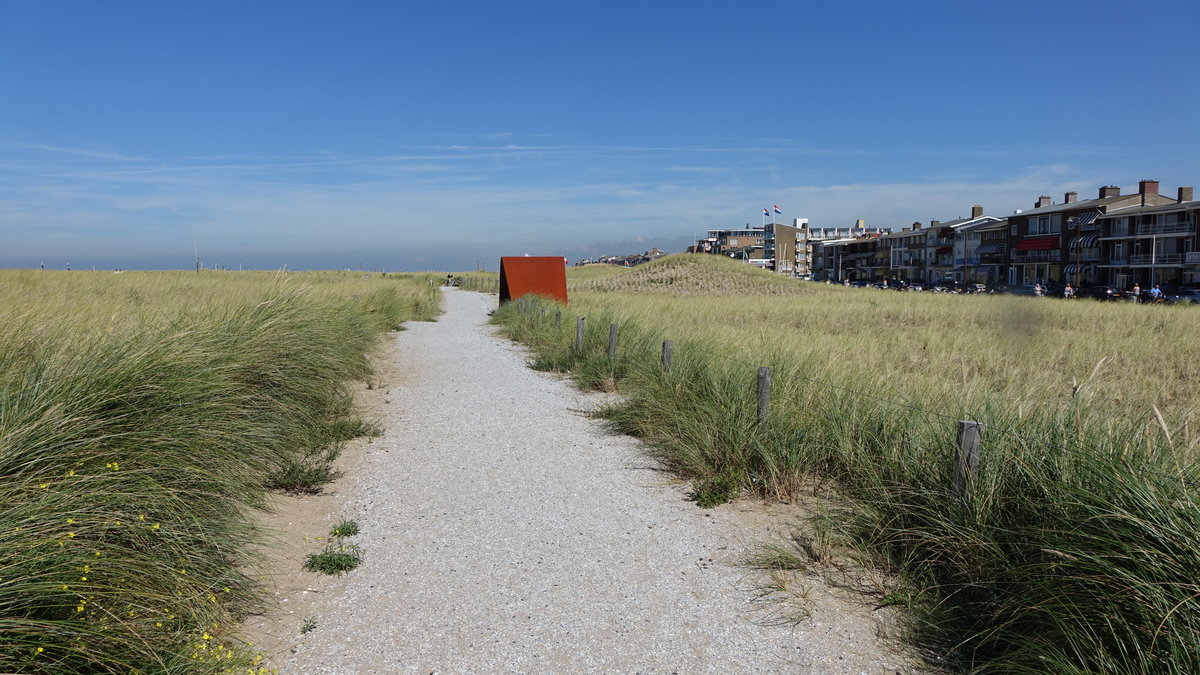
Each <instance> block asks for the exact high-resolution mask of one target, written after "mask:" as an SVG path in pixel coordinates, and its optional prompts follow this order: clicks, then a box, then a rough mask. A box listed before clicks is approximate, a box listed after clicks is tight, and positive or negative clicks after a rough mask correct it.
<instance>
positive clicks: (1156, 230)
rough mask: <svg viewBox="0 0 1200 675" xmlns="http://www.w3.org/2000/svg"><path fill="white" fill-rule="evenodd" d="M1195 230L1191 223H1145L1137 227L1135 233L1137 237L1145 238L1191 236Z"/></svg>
mask: <svg viewBox="0 0 1200 675" xmlns="http://www.w3.org/2000/svg"><path fill="white" fill-rule="evenodd" d="M1194 229H1195V228H1194V227H1193V226H1192V224H1191V223H1188V222H1182V223H1147V224H1145V225H1138V227H1137V233H1138V236H1139V237H1145V236H1150V235H1156V234H1191V233H1192V231H1193V230H1194Z"/></svg>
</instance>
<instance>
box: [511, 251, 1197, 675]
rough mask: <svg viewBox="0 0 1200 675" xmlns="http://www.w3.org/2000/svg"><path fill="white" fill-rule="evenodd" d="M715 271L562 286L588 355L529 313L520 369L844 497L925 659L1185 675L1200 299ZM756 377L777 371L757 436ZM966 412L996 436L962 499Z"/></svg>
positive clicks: (1003, 669)
mask: <svg viewBox="0 0 1200 675" xmlns="http://www.w3.org/2000/svg"><path fill="white" fill-rule="evenodd" d="M724 262H726V261H720V260H717V259H714V258H712V257H706V256H689V257H686V259H683V260H680V259H678V258H676V259H666V260H664V261H661V262H660V263H657V264H650V265H644V266H642V267H640V268H638V269H637V270H635V271H634V272H632V273H630V274H626V275H622V276H620V277H615V278H614V279H616V281H613V280H611V279H601V280H599V281H596V280H591V281H584V282H581V283H576V284H575V290H574V293H573V295H572V305H571V308H570V311H569V312H564V314H565V315H567V318H568V319H573V317H574V315H576V314H578V315H583V316H587V321H586V323H585V325H586V326H587V333H586V335H585V340H584V342H585V344H584V348H583V349H582V350H579V351H576V350H575V349H574V321H572V320H564V321H563V322H562V327H561V328H558V329H555V328H554V325H553V321H552V320H551V319H550V318H543V314H542V312H541V311H540V310H539V309H537V308H536V306H533V307H534V309H532V310H530V311H522V309H523V307H527V306H529V305H526V304H525V303H510V304H509V305H506V306H505V307H502V308H501V310H500V311H498V312H497V314H496V317H495V319H496V321H497V322H499V323H500V324H501V325H502V326H503V327H504V330H506V331H507V332H508V334H510V335H511V336H512V337H514V338H516V339H519V340H522V341H524V342H526V343H528V344H529V345H530V346H531V347H532V348H533V350H534V353H535V364H536V365H538V366H540V367H544V368H553V369H556V370H560V371H564V372H571V373H573V374H574V375H575V376H576V377H577V378H578V379H579V381H580V382H581V385H582V386H589V387H595V386H598V385H601V384H603V386H604V387H605V388H612V387H615V388H617V389H619V390H620V391H622V393H623V394H624V396H623V397H622V402H621V403H619V404H617V405H614V406H612V407H610V408H609V409H607V410H606V411H605V415H606V416H607V417H608V418H609V419H610V420H611V421H612V423H613V424H614V425H615V427H616V428H618V429H620V430H622V431H625V432H627V433H631V434H634V435H637V436H639V437H642V438H644V439H645V440H647V441H648V447H649V448H650V450H649V451H650V452H652V453H654V454H655V455H656V456H657V457H658V458H660V459H661V461H662V462H663V463H664V464H665V465H666V466H668V467H671V468H672V469H674V470H676V471H678V472H679V473H680V474H681V475H682V476H684V477H687V478H690V479H695V480H697V481H705V480H712V479H722V480H725V479H729V478H730V477H732V478H733V479H735V480H736V482H737V485H739V486H740V488H741V489H743V490H746V491H750V492H752V493H756V494H759V495H762V496H765V497H770V498H779V499H791V498H793V497H795V496H797V495H798V494H800V493H801V492H802V491H804V490H811V489H814V487H813V486H814V485H816V486H825V487H826V488H827V490H828V492H831V493H833V494H836V495H838V496H839V498H840V499H842V500H844V501H845V503H846V504H847V505H848V515H847V516H846V517H845V518H844V519H841V521H840V522H841V526H842V528H843V529H844V531H845V533H846V534H847V535H849V536H851V537H852V538H853V539H854V540H855V541H857V542H858V543H859V544H860V545H861V546H862V547H863V549H864V550H865V551H868V552H870V553H871V554H872V555H874V556H875V560H876V561H877V562H876V564H878V565H880V566H882V567H884V568H885V569H888V570H890V571H892V572H894V573H895V574H896V576H897V577H898V578H899V579H901V580H903V583H904V584H905V586H904V587H903V588H902V589H900V591H899V592H897V593H894V594H892V595H891V596H890V597H889V601H893V600H896V599H904V598H907V603H908V604H909V606H910V607H911V609H912V610H913V615H914V617H915V622H914V626H913V629H914V633H913V639H914V640H915V641H916V642H917V643H918V644H919V645H920V646H921V647H923V648H924V650H925V652H926V653H928V654H929V655H930V657H931V658H933V659H935V660H936V662H937V663H938V664H939V665H940V666H948V667H950V668H951V669H953V670H961V671H970V672H997V673H1011V672H1028V673H1034V672H1038V673H1042V672H1055V673H1092V672H1106V673H1107V672H1111V673H1118V672H1119V673H1160V672H1165V673H1192V672H1200V491H1198V485H1200V464H1198V463H1197V453H1196V450H1195V444H1196V442H1197V441H1196V437H1195V434H1194V433H1193V430H1194V427H1195V416H1196V404H1195V394H1194V382H1195V381H1196V378H1197V376H1198V375H1200V372H1198V368H1200V359H1198V358H1197V356H1200V355H1198V354H1197V353H1196V352H1197V348H1196V345H1195V342H1194V341H1192V340H1190V339H1188V338H1187V336H1188V335H1191V334H1192V333H1194V331H1195V329H1196V328H1197V327H1200V325H1198V324H1200V313H1196V312H1190V311H1189V309H1190V308H1178V309H1176V308H1161V307H1133V306H1117V307H1110V306H1107V305H1104V304H1101V303H1094V302H1083V301H1080V302H1077V303H1075V304H1070V303H1064V302H1062V301H1053V300H1046V299H1043V300H1037V299H1027V298H988V297H979V298H972V297H959V296H934V297H929V296H921V295H916V294H898V293H894V292H884V291H874V290H857V289H843V288H828V287H825V286H824V285H820V284H811V283H803V282H791V281H788V280H783V279H780V278H778V277H768V276H764V275H762V274H758V273H756V272H754V271H753V270H749V269H747V268H745V267H744V266H731V265H726V264H723V263H724ZM639 278H643V279H644V280H647V283H644V284H642V285H640V286H636V285H630V284H635V283H636V282H637V280H638V279H639ZM725 281H729V283H724V282H725ZM613 283H619V284H620V285H619V286H613V287H612V289H611V290H610V289H609V286H607V285H606V284H613ZM590 287H598V290H590V291H589V290H587V289H588V288H590ZM755 288H760V289H762V290H761V292H756V291H754V290H753V289H755ZM552 316H553V311H549V312H546V313H545V317H552ZM609 323H618V324H619V325H620V327H621V328H620V335H621V343H620V353H619V355H618V358H617V360H616V361H614V362H610V361H609V360H608V359H607V356H606V353H605V349H604V346H605V344H606V339H607V332H608V324H609ZM1131 329H1132V332H1133V335H1132V336H1130V335H1129V333H1130V332H1131ZM664 338H665V339H672V340H674V341H675V346H674V359H673V363H672V369H671V373H670V374H669V375H664V374H663V373H662V372H661V368H660V365H659V348H660V344H661V340H662V339H664ZM1097 364H1099V365H1097ZM1114 364H1115V367H1114ZM758 365H769V366H772V367H773V368H774V374H773V383H774V387H773V391H772V400H771V414H770V420H769V425H768V427H767V430H766V431H765V432H764V431H762V430H761V429H760V427H759V425H758V421H757V418H756V413H755V391H754V381H755V366H758ZM958 419H973V420H976V421H980V422H983V423H984V424H986V425H987V426H986V429H985V431H984V448H983V449H984V451H983V459H982V463H981V466H980V471H979V474H978V475H977V476H976V478H975V480H974V483H973V485H972V490H971V492H970V496H969V497H968V498H967V499H965V500H964V499H962V498H961V497H960V495H959V493H957V492H956V491H955V489H954V488H953V485H952V480H951V476H952V472H953V457H954V451H955V446H956V421H957V420H958Z"/></svg>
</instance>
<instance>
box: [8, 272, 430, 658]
mask: <svg viewBox="0 0 1200 675" xmlns="http://www.w3.org/2000/svg"><path fill="white" fill-rule="evenodd" d="M367 277H369V278H367ZM437 312H438V304H437V296H436V291H435V289H433V288H432V287H431V286H430V284H429V279H428V278H426V277H425V276H422V275H390V276H389V275H384V276H377V275H349V274H336V273H305V274H271V273H257V272H237V273H232V272H228V273H214V272H205V273H202V274H196V273H183V272H162V273H157V272H126V273H121V274H113V273H94V272H90V273H89V272H66V273H63V272H41V271H4V272H0V313H2V315H3V316H4V321H3V322H2V323H0V672H22V673H100V672H112V673H117V672H120V673H131V672H142V673H176V672H178V673H208V672H241V673H244V672H247V668H249V669H251V670H252V671H253V670H255V669H256V668H257V667H259V664H258V660H259V657H258V655H256V654H255V652H254V648H253V646H252V645H247V644H243V643H241V642H240V641H239V640H238V638H237V635H236V631H235V627H236V625H237V623H238V621H239V620H240V619H241V618H242V617H243V616H244V615H245V614H246V612H248V611H252V610H255V609H258V608H259V607H260V604H261V598H260V595H259V592H260V589H259V588H257V587H256V586H255V584H254V583H252V581H251V579H250V577H249V576H248V572H249V570H250V569H252V565H253V564H254V562H255V561H254V560H253V559H252V558H251V557H250V554H249V553H248V552H249V551H250V550H252V547H251V544H252V543H253V542H258V541H259V539H258V536H259V533H257V532H255V531H254V528H253V527H252V525H251V520H250V519H249V518H248V515H249V513H250V511H251V510H252V509H254V508H255V507H256V506H258V505H261V504H262V503H263V499H264V497H265V495H266V491H267V490H268V489H269V488H272V487H274V488H282V489H290V490H298V491H305V490H315V489H319V485H320V484H321V483H322V482H325V481H327V480H328V479H329V477H330V462H331V461H332V459H333V458H334V457H335V456H336V454H337V451H338V449H339V447H340V444H341V443H342V442H343V441H345V440H347V439H348V438H350V437H353V436H354V435H357V434H359V433H362V432H363V431H364V430H366V429H367V427H368V425H367V424H366V423H365V422H363V421H362V420H360V419H358V418H357V417H356V416H355V415H354V411H353V409H352V406H351V399H350V394H349V390H348V383H349V382H350V381H351V380H354V379H362V378H366V377H367V376H368V375H369V365H368V359H367V357H368V354H369V353H370V352H371V350H372V349H373V348H374V347H375V346H376V345H377V344H378V341H379V339H380V336H381V335H382V334H383V333H384V332H385V331H387V330H391V329H394V328H396V327H397V326H398V325H399V324H400V323H401V322H403V321H406V320H409V319H423V318H425V319H427V318H432V317H433V316H434V315H435V314H436V313H437Z"/></svg>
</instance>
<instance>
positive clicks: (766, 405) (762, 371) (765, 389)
mask: <svg viewBox="0 0 1200 675" xmlns="http://www.w3.org/2000/svg"><path fill="white" fill-rule="evenodd" d="M770 408H771V369H770V368H768V367H766V366H762V367H760V368H759V369H758V426H759V428H760V429H762V430H763V431H766V430H767V414H768V413H769V412H770Z"/></svg>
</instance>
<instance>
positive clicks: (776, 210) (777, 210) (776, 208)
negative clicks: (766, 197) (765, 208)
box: [772, 204, 783, 213]
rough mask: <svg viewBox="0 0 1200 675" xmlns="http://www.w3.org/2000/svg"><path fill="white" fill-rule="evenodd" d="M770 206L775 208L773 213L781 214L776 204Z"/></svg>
mask: <svg viewBox="0 0 1200 675" xmlns="http://www.w3.org/2000/svg"><path fill="white" fill-rule="evenodd" d="M772 206H774V207H775V213H783V211H780V210H779V205H778V204H773V205H772Z"/></svg>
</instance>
